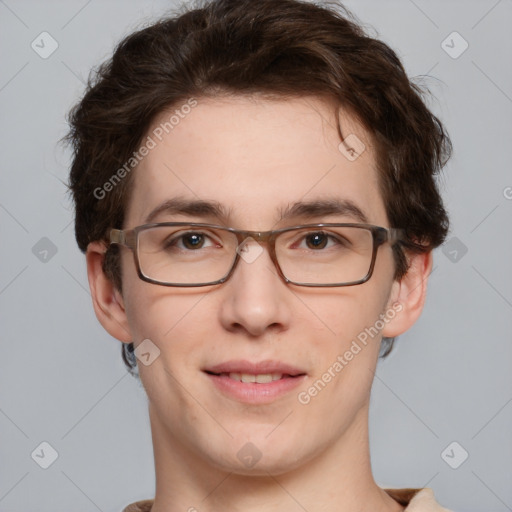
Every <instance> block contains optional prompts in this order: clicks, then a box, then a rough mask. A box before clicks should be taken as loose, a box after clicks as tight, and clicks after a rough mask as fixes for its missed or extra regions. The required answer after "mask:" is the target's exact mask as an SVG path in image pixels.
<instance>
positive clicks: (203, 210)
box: [144, 197, 368, 224]
mask: <svg viewBox="0 0 512 512" xmlns="http://www.w3.org/2000/svg"><path fill="white" fill-rule="evenodd" d="M162 213H166V214H175V215H176V214H178V215H185V216H190V217H214V218H216V219H219V220H222V221H223V222H224V223H226V221H227V219H228V218H229V211H228V210H227V209H226V208H225V207H224V206H223V205H222V204H221V203H219V202H217V201H206V200H203V199H183V198H179V197H175V198H172V199H168V200H167V201H164V202H163V203H162V204H160V205H158V206H157V207H156V208H154V209H153V210H151V212H150V213H149V214H148V215H147V217H146V218H145V219H144V223H145V224H146V223H150V222H152V221H153V220H154V219H155V218H156V217H157V216H158V215H160V214H162ZM278 214H279V216H280V218H279V221H282V220H287V219H291V218H307V217H325V216H331V215H340V216H347V217H352V218H354V219H355V220H358V221H360V222H362V223H365V224H366V223H368V217H367V216H366V215H365V213H364V212H363V210H362V209H361V208H359V206H357V205H356V204H355V203H354V202H352V201H350V200H348V199H340V198H337V197H333V198H326V199H315V200H310V201H296V202H294V203H291V204H289V205H288V206H286V207H285V208H283V207H281V208H280V209H278Z"/></svg>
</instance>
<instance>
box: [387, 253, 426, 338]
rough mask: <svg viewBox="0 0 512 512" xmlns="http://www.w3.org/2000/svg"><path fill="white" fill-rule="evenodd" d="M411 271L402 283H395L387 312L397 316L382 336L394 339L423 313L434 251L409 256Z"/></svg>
mask: <svg viewBox="0 0 512 512" xmlns="http://www.w3.org/2000/svg"><path fill="white" fill-rule="evenodd" d="M407 257H408V261H409V263H410V267H409V270H408V271H407V273H406V274H405V276H403V277H402V279H401V280H400V281H395V282H394V283H393V286H392V289H391V293H390V296H389V299H388V304H387V306H386V310H390V309H393V310H395V312H396V314H395V316H394V317H393V318H392V319H390V320H389V321H388V323H386V325H385V326H384V328H383V329H382V336H383V337H386V338H394V337H395V336H399V335H400V334H403V333H404V332H405V331H407V330H408V329H410V328H411V327H412V326H413V325H414V323H415V322H416V320H417V319H418V318H419V316H420V314H421V312H422V311H423V306H424V304H425V298H426V295H427V281H428V277H429V275H430V273H431V271H432V251H429V252H427V253H423V254H408V255H407Z"/></svg>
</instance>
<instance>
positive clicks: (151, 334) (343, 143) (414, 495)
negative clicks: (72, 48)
mask: <svg viewBox="0 0 512 512" xmlns="http://www.w3.org/2000/svg"><path fill="white" fill-rule="evenodd" d="M348 17H349V15H348V13H346V12H345V15H344V16H342V15H341V14H340V13H338V12H334V11H332V10H327V9H324V8H321V7H318V6H314V5H312V4H308V3H301V2H297V1H295V0H261V1H258V2H252V1H248V0H237V1H235V0H217V1H213V2H211V3H208V4H207V5H205V6H204V7H203V8H201V9H197V10H193V11H188V12H185V13H183V14H182V15H181V16H180V17H178V18H169V19H163V20H161V21H160V22H158V23H156V24H154V25H152V26H150V27H148V28H146V29H144V30H142V31H139V32H137V33H135V34H132V35H130V36H129V37H127V38H126V39H125V40H124V41H123V42H122V43H121V44H120V45H119V46H118V48H117V49H116V52H115V54H114V56H113V59H112V60H111V61H109V62H107V63H106V64H104V65H103V66H102V67H101V68H100V70H99V73H98V74H97V76H96V79H95V80H94V81H92V82H91V83H90V85H89V87H88V90H87V92H86V94H85V96H84V98H83V99H82V100H81V102H80V103H79V104H78V105H77V106H76V107H75V108H74V110H73V111H72V114H71V116H70V124H71V131H70V134H69V136H68V139H69V140H70V141H72V143H73V147H74V160H73V164H72V169H71V175H70V189H71V191H72V192H73V195H74V200H75V203H76V221H75V231H76V237H77V242H78V244H79V247H80V248H81V249H82V250H83V251H84V252H86V260H87V270H88V277H89V285H90V288H91V294H92V297H93V305H94V309H95V312H96V315H97V317H98V319H99V321H100V322H101V324H102V325H103V327H104V328H105V329H106V330H107V331H108V332H109V333H110V334H111V335H112V336H114V337H115V338H117V339H118V340H120V341H121V342H122V343H123V345H124V347H126V351H125V350H124V351H123V354H124V357H125V362H126V363H127V364H128V365H129V366H130V369H132V368H131V367H132V366H133V361H134V359H133V356H134V355H135V356H137V357H136V361H137V363H136V364H137V371H138V374H139V375H140V379H141V381H142V383H143V385H144V388H145V391H146V393H147V395H148V399H149V415H150V421H151V430H152V438H153V445H154V455H155V469H156V494H155V497H154V499H152V500H146V501H144V502H138V503H135V504H132V505H129V506H128V507H126V508H125V511H126V512H132V511H149V510H151V511H152V512H163V511H165V512H175V511H182V510H188V511H195V510H198V511H200V512H202V511H236V510H244V511H258V512H262V511H267V510H269V511H270V510H272V511H274V510H287V511H292V510H293V511H294V510H297V511H299V510H308V511H310V512H312V511H320V510H322V511H337V512H339V511H341V512H348V511H354V510H360V511H377V510H378V511H382V512H384V511H386V512H388V511H389V512H392V511H401V510H406V511H408V512H422V511H445V510H446V509H444V508H442V507H441V506H440V505H438V504H437V503H436V501H435V499H434V495H433V493H432V491H431V490H430V489H394V490H391V489H387V490H385V489H382V488H380V487H379V486H378V485H377V484H376V482H375V481H374V479H373V476H372V471H371V465H370V455H369V441H368V409H369V399H370V390H371V385H372V380H373V377H374V372H375V368H376V365H377V361H378V357H379V351H380V350H381V349H382V347H381V340H384V342H383V343H385V344H387V345H383V347H384V352H387V351H389V348H390V344H391V343H392V341H393V339H394V338H395V337H396V336H398V335H400V334H402V333H403V332H405V331H406V330H407V329H409V328H410V327H411V326H412V325H413V324H414V322H415V321H416V320H417V319H418V317H419V315H420V313H421V310H422V308H423V304H424V300H425V294H426V286H427V278H428V275H429V273H430V271H431V268H432V249H433V248H435V247H437V246H438V245H440V244H441V243H442V241H443V240H444V238H445V236H446V232H447V228H448V219H447V216H446V212H445V210H444V208H443V204H442V201H441V198H440V195H439V192H438V190H437V187H436V184H435V175H436V173H437V172H438V171H439V170H440V169H441V168H442V166H443V165H444V164H445V162H446V160H447V159H448V157H449V154H450V149H451V146H450V141H449V138H448V136H447V135H446V134H445V132H444V130H443V127H442V125H441V123H440V122H439V121H438V120H437V119H436V118H435V116H433V115H432V113H431V112H429V110H428V109H427V108H426V106H425V104H424V103H423V101H422V100H421V98H420V95H419V90H418V89H417V88H416V87H415V86H414V85H412V84H411V83H410V82H409V80H408V78H407V77H406V75H405V73H404V70H403V68H402V66H401V64H400V62H399V60H398V59H397V57H396V55H395V54H394V53H393V51H392V50H391V49H390V48H389V47H387V46H386V45H384V44H383V43H382V42H380V41H377V40H375V39H372V38H369V37H367V36H366V35H365V34H364V33H363V31H362V30H361V28H359V27H358V26H357V25H356V24H354V23H353V22H351V21H349V19H348ZM133 371H134V370H133Z"/></svg>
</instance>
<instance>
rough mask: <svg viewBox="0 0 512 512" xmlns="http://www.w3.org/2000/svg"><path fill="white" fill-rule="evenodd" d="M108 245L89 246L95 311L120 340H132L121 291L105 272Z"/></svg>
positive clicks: (88, 252) (90, 283)
mask: <svg viewBox="0 0 512 512" xmlns="http://www.w3.org/2000/svg"><path fill="white" fill-rule="evenodd" d="M105 252H106V247H105V244H104V243H102V242H91V243H90V244H89V245H88V246H87V252H86V254H85V258H86V261H87V276H88V279H89V288H90V289H91V297H92V304H93V307H94V312H95V313H96V317H97V318H98V320H99V322H100V323H101V325H102V326H103V327H104V329H105V330H106V331H107V332H108V333H109V334H110V335H111V336H113V337H114V338H117V339H118V340H119V341H122V342H125V343H130V342H131V341H132V339H131V334H130V329H129V325H128V320H127V317H126V312H125V307H124V301H123V297H122V295H121V293H120V292H119V290H117V289H116V288H115V287H114V284H113V283H112V281H110V279H108V277H107V276H106V275H105V273H104V272H103V260H104V258H105Z"/></svg>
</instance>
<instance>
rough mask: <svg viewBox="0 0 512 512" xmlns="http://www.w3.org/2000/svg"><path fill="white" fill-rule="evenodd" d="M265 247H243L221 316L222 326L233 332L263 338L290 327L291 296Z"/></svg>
mask: <svg viewBox="0 0 512 512" xmlns="http://www.w3.org/2000/svg"><path fill="white" fill-rule="evenodd" d="M265 245H266V244H265ZM265 245H263V244H259V243H257V242H256V241H255V240H249V241H246V242H245V243H244V244H242V246H241V248H240V249H239V254H240V259H239V261H238V264H237V267H236V268H235V270H234V272H233V274H232V275H231V277H230V278H229V279H228V281H227V282H226V283H224V286H223V293H224V296H223V298H222V305H221V307H220V310H219V311H220V313H219V314H220V321H221V323H222V325H223V326H224V328H225V329H226V330H228V331H230V332H236V331H245V332H246V333H248V334H250V335H251V336H261V335H263V334H264V333H266V332H267V331H272V332H273V333H278V332H281V331H284V330H286V329H288V328H289V325H290V319H291V304H290V300H291V297H290V295H291V293H290V290H288V287H287V285H286V283H285V282H284V281H283V280H282V279H281V277H280V276H279V274H278V272H277V269H276V267H275V265H274V263H273V262H272V259H271V257H270V254H269V252H268V249H267V248H266V247H265Z"/></svg>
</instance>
